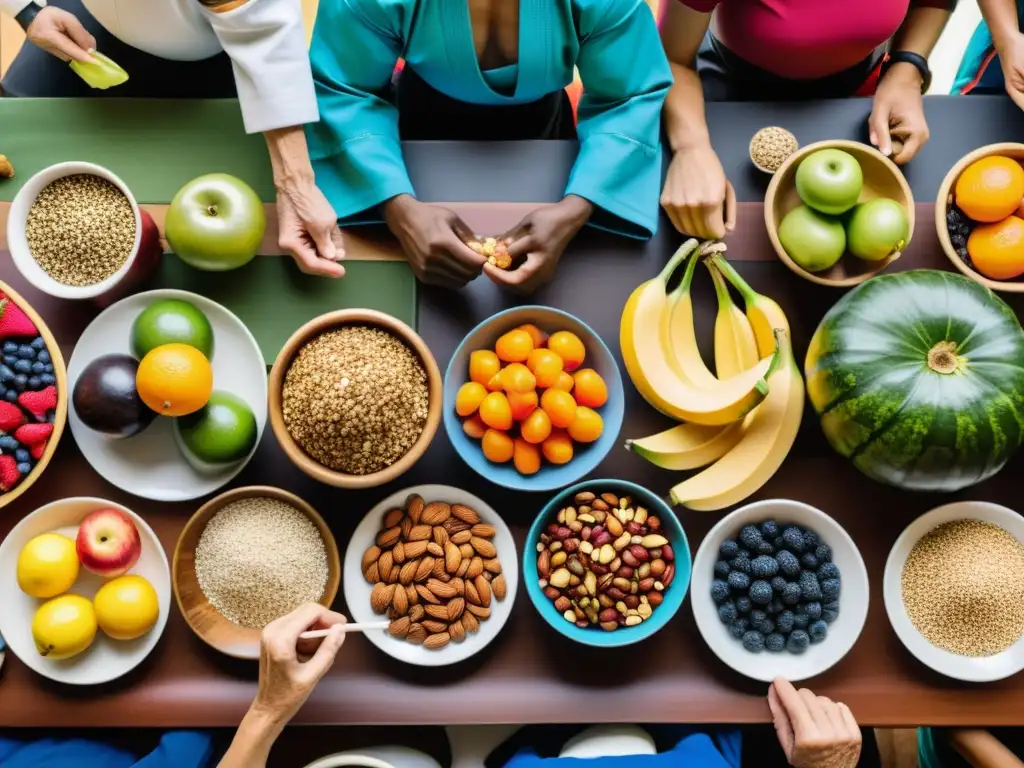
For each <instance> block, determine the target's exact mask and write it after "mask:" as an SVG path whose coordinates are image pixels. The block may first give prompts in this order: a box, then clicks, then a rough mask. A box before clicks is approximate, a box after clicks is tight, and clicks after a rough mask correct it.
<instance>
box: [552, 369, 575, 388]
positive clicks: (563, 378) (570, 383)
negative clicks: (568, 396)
mask: <svg viewBox="0 0 1024 768" xmlns="http://www.w3.org/2000/svg"><path fill="white" fill-rule="evenodd" d="M575 385H576V382H575V380H574V379H573V377H572V374H569V373H566V372H565V371H562V372H561V373H560V374H558V381H556V382H555V389H560V390H562V391H563V392H572V388H573V387H574V386H575Z"/></svg>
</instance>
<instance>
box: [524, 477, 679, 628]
mask: <svg viewBox="0 0 1024 768" xmlns="http://www.w3.org/2000/svg"><path fill="white" fill-rule="evenodd" d="M526 542H527V544H526V550H525V551H524V553H523V578H524V582H525V584H526V591H527V593H528V594H529V595H530V600H531V601H532V602H533V604H534V606H535V607H536V608H537V610H538V612H539V613H540V615H541V616H542V617H543V618H544V620H545V621H547V623H548V624H550V625H551V626H552V627H554V628H555V629H556V630H557V631H558V632H561V633H562V634H563V635H565V636H566V637H568V638H570V639H572V640H575V641H576V642H578V643H582V644H583V645H592V646H596V647H600V648H615V647H619V646H623V645H630V644H632V643H637V642H639V641H641V640H644V639H646V638H648V637H650V636H651V635H653V634H654V633H655V632H657V631H658V630H659V629H661V628H662V627H663V626H665V624H667V623H668V622H669V620H670V619H671V618H672V617H673V616H674V615H675V613H676V611H678V610H679V607H680V606H681V605H682V604H683V598H684V597H685V596H686V590H687V588H688V586H689V583H690V545H689V543H688V542H687V540H686V533H685V532H684V531H683V526H682V525H681V524H680V522H679V520H678V518H677V517H676V516H675V514H674V513H673V512H672V510H671V509H670V508H669V507H668V505H667V504H665V502H664V501H662V500H661V499H660V498H658V497H657V496H656V495H655V494H653V493H651V492H650V491H648V490H647V489H646V488H643V487H641V486H639V485H636V484H634V483H630V482H626V481H625V480H588V481H586V482H583V483H579V484H578V485H574V486H572V487H571V488H566V489H565V490H564V491H562V492H561V493H559V494H558V495H557V496H556V497H555V498H554V499H552V500H551V501H550V502H548V504H547V506H545V507H544V509H543V510H542V511H541V513H540V515H539V516H538V517H537V519H536V520H535V521H534V523H533V526H532V527H531V528H530V533H529V534H528V535H527V537H526Z"/></svg>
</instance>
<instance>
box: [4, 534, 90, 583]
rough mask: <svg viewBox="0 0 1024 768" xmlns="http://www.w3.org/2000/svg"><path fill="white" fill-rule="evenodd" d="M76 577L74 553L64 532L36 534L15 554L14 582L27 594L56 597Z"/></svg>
mask: <svg viewBox="0 0 1024 768" xmlns="http://www.w3.org/2000/svg"><path fill="white" fill-rule="evenodd" d="M77 578H78V553H77V552H76V551H75V542H74V541H72V540H71V539H69V538H68V537H67V536H61V535H60V534H59V533H44V534H43V535H42V536H36V537H35V538H34V539H32V541H30V542H29V543H28V544H26V545H25V547H24V548H23V549H22V550H21V554H20V555H18V586H19V587H21V591H22V592H24V593H25V594H26V595H29V596H30V597H38V598H44V599H45V598H49V597H56V596H57V595H60V594H63V593H64V592H67V591H68V590H69V589H71V587H72V586H74V583H75V580H76V579H77Z"/></svg>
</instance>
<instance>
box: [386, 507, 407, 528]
mask: <svg viewBox="0 0 1024 768" xmlns="http://www.w3.org/2000/svg"><path fill="white" fill-rule="evenodd" d="M403 517H405V510H403V509H389V510H388V511H387V512H385V513H384V526H383V527H384V528H395V527H396V526H398V525H400V524H401V522H402V518H403Z"/></svg>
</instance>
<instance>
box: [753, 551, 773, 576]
mask: <svg viewBox="0 0 1024 768" xmlns="http://www.w3.org/2000/svg"><path fill="white" fill-rule="evenodd" d="M750 572H751V574H752V575H753V577H754V578H755V579H770V578H771V577H772V576H774V575H775V574H776V573H778V572H779V564H778V562H777V561H776V560H775V558H774V557H769V556H768V555H758V556H757V557H755V558H754V559H753V560H751V561H750Z"/></svg>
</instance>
